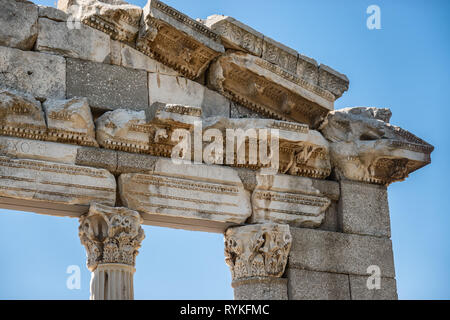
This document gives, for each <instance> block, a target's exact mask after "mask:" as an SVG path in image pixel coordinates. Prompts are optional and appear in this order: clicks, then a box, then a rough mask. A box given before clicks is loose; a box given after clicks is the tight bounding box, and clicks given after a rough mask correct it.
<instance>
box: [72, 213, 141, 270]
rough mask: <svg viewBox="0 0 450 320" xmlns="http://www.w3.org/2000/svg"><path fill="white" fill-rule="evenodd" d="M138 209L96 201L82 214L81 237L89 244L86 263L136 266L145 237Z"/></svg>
mask: <svg viewBox="0 0 450 320" xmlns="http://www.w3.org/2000/svg"><path fill="white" fill-rule="evenodd" d="M141 223H142V218H141V216H140V215H139V213H138V212H136V211H133V210H130V209H127V208H113V207H108V206H105V205H100V204H93V205H91V206H90V208H89V212H88V213H87V214H85V215H83V216H81V217H80V227H79V237H80V240H81V243H82V244H83V245H84V246H85V248H86V253H87V266H88V268H89V270H91V271H94V270H95V269H96V268H97V266H98V265H101V264H111V263H118V264H125V265H129V266H134V265H135V261H136V256H137V254H138V253H139V251H138V249H139V248H140V246H141V242H142V240H143V239H144V238H145V235H144V230H143V229H142V227H141Z"/></svg>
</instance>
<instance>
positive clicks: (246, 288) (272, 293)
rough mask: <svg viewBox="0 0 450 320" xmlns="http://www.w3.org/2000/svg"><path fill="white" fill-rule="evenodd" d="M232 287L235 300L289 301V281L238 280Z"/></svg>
mask: <svg viewBox="0 0 450 320" xmlns="http://www.w3.org/2000/svg"><path fill="white" fill-rule="evenodd" d="M232 286H233V288H234V300H288V290H287V279H283V278H262V279H249V280H237V281H233V283H232Z"/></svg>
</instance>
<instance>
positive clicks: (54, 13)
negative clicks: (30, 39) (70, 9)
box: [38, 6, 69, 21]
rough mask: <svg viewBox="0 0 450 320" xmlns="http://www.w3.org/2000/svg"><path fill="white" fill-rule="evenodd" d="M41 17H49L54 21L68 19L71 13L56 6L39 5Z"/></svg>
mask: <svg viewBox="0 0 450 320" xmlns="http://www.w3.org/2000/svg"><path fill="white" fill-rule="evenodd" d="M38 9H39V18H47V19H50V20H53V21H67V20H68V18H69V15H68V14H67V13H65V12H64V11H62V10H59V9H57V8H54V7H47V6H38Z"/></svg>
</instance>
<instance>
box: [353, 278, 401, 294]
mask: <svg viewBox="0 0 450 320" xmlns="http://www.w3.org/2000/svg"><path fill="white" fill-rule="evenodd" d="M367 279H368V276H353V275H350V290H351V293H352V300H397V299H398V296H397V284H396V281H395V279H393V278H384V277H382V278H381V280H380V281H381V282H380V289H368V288H367Z"/></svg>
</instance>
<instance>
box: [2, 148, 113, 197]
mask: <svg viewBox="0 0 450 320" xmlns="http://www.w3.org/2000/svg"><path fill="white" fill-rule="evenodd" d="M0 195H1V196H3V197H10V198H16V199H23V200H40V201H48V202H53V203H62V204H72V205H75V204H78V205H89V204H91V203H93V202H99V203H104V204H108V205H114V203H115V201H116V181H115V179H114V176H113V175H111V174H110V173H109V172H108V171H106V170H103V169H96V168H90V167H81V166H75V165H69V164H62V163H55V162H46V161H38V160H24V159H11V158H9V157H3V156H1V157H0Z"/></svg>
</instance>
